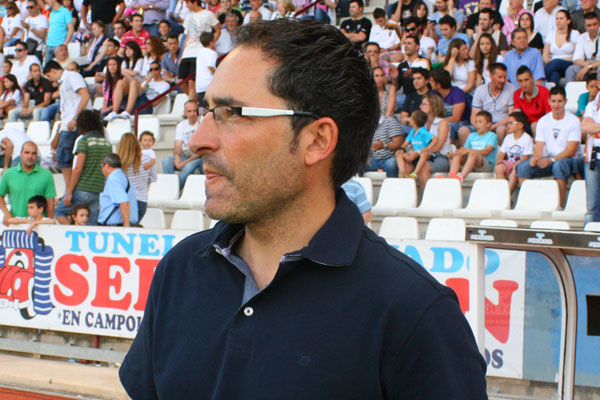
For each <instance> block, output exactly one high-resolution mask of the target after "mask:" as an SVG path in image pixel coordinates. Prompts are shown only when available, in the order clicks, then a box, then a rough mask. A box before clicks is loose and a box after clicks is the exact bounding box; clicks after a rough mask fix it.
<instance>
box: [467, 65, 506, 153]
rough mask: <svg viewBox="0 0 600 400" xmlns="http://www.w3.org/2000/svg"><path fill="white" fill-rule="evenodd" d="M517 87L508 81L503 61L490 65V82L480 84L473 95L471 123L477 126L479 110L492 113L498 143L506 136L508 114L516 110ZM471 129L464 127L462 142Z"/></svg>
mask: <svg viewBox="0 0 600 400" xmlns="http://www.w3.org/2000/svg"><path fill="white" fill-rule="evenodd" d="M515 90H517V88H516V87H515V86H514V85H513V84H512V83H510V82H506V66H505V65H504V64H502V63H495V64H492V65H490V82H489V83H486V84H485V85H483V86H479V87H478V88H477V89H476V90H475V95H474V96H473V104H472V109H471V125H473V126H475V123H474V122H475V116H476V115H477V113H478V112H479V111H487V112H489V113H490V114H491V115H492V127H491V128H490V130H492V131H494V132H496V135H497V136H498V144H502V141H503V140H504V136H506V131H507V128H508V127H507V125H506V124H507V123H508V116H509V115H510V114H511V113H512V112H513V111H514V102H513V95H514V93H515ZM470 134H471V131H470V130H469V129H467V128H466V127H462V128H461V129H460V130H459V132H458V136H459V139H460V142H461V144H464V143H465V142H466V141H467V138H468V137H469V135H470Z"/></svg>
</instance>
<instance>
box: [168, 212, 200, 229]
mask: <svg viewBox="0 0 600 400" xmlns="http://www.w3.org/2000/svg"><path fill="white" fill-rule="evenodd" d="M171 229H184V230H193V231H202V230H204V215H202V211H199V210H177V211H175V213H174V214H173V220H172V221H171Z"/></svg>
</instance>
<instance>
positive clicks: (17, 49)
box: [15, 49, 26, 51]
mask: <svg viewBox="0 0 600 400" xmlns="http://www.w3.org/2000/svg"><path fill="white" fill-rule="evenodd" d="M25 50H26V49H15V51H25Z"/></svg>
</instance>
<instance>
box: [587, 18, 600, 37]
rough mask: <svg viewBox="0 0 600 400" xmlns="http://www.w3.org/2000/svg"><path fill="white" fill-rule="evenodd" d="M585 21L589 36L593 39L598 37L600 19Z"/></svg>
mask: <svg viewBox="0 0 600 400" xmlns="http://www.w3.org/2000/svg"><path fill="white" fill-rule="evenodd" d="M584 21H585V30H586V31H587V33H588V34H589V36H590V37H591V38H595V37H596V36H598V28H599V27H600V22H598V18H590V19H586V20H584Z"/></svg>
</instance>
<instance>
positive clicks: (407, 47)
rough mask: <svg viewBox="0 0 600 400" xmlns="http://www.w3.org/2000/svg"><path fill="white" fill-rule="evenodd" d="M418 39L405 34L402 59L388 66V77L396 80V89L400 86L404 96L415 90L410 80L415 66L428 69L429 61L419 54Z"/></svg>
mask: <svg viewBox="0 0 600 400" xmlns="http://www.w3.org/2000/svg"><path fill="white" fill-rule="evenodd" d="M419 43H420V42H419V39H418V38H417V37H415V36H407V37H406V38H405V39H404V60H403V61H402V62H401V63H399V64H398V67H397V68H396V67H392V68H390V77H391V78H393V79H395V80H396V87H397V89H400V88H402V92H403V94H404V96H408V95H409V94H410V93H412V92H414V91H415V87H414V86H413V82H412V71H413V69H415V68H424V69H427V70H429V68H430V66H431V62H430V61H429V60H428V59H426V58H423V57H420V56H419ZM403 103H404V100H402V101H397V102H396V106H398V107H402V104H403Z"/></svg>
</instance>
